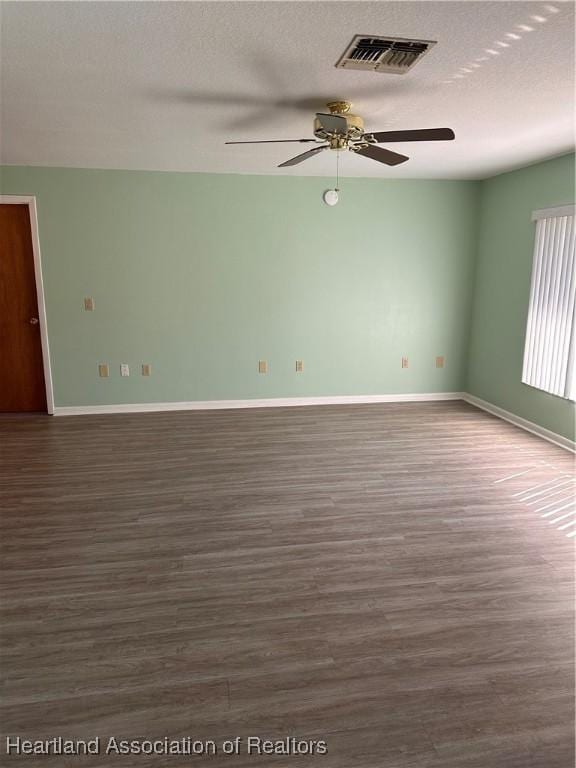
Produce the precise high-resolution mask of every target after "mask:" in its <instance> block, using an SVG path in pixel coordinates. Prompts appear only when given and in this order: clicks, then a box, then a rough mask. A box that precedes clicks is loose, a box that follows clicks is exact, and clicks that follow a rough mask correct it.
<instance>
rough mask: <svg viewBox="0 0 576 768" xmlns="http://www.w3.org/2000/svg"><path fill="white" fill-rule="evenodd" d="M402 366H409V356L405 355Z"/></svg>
mask: <svg viewBox="0 0 576 768" xmlns="http://www.w3.org/2000/svg"><path fill="white" fill-rule="evenodd" d="M402 368H408V358H407V357H403V358H402Z"/></svg>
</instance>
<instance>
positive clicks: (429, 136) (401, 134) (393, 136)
mask: <svg viewBox="0 0 576 768" xmlns="http://www.w3.org/2000/svg"><path fill="white" fill-rule="evenodd" d="M364 135H365V136H372V138H373V139H374V141H377V142H378V143H380V142H381V143H382V144H387V143H388V142H389V141H452V139H453V138H454V131H453V130H452V128H423V129H421V130H416V131H379V132H378V133H365V134H364Z"/></svg>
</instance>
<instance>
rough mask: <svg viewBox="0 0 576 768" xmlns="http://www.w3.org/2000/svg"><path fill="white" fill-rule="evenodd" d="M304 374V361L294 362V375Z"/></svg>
mask: <svg viewBox="0 0 576 768" xmlns="http://www.w3.org/2000/svg"><path fill="white" fill-rule="evenodd" d="M303 372H304V360H296V373H303Z"/></svg>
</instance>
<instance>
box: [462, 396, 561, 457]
mask: <svg viewBox="0 0 576 768" xmlns="http://www.w3.org/2000/svg"><path fill="white" fill-rule="evenodd" d="M462 400H465V401H466V402H467V403H470V405H475V406H476V407H477V408H481V409H482V410H483V411H488V413H491V414H492V415H493V416H498V418H500V419H504V421H509V422H510V423H511V424H514V425H515V426H517V427H520V428H521V429H525V430H526V431H527V432H532V434H534V435H538V437H543V438H544V440H548V441H549V442H550V443H554V444H555V445H559V446H560V447H561V448H566V450H568V451H572V452H573V453H574V452H576V443H575V442H574V441H573V440H569V439H568V438H567V437H563V436H562V435H559V434H557V433H556V432H552V430H550V429H546V428H545V427H541V426H540V425H539V424H535V423H534V422H533V421H528V419H523V418H522V417H521V416H516V414H515V413H511V412H510V411H506V410H504V408H500V406H498V405H494V404H493V403H489V402H488V401H487V400H482V399H481V398H479V397H476V396H475V395H470V394H468V392H463V393H462Z"/></svg>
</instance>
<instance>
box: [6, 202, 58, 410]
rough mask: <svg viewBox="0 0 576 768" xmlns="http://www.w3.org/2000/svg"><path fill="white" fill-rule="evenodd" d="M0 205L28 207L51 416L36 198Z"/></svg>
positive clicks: (48, 361)
mask: <svg viewBox="0 0 576 768" xmlns="http://www.w3.org/2000/svg"><path fill="white" fill-rule="evenodd" d="M0 204H2V205H27V206H28V212H29V214H30V230H31V235H32V253H33V254H34V278H35V282H36V299H37V302H38V321H39V325H40V340H41V342H42V362H43V367H44V384H45V386H46V408H47V411H48V413H49V414H53V413H54V389H53V386H52V368H51V366H50V346H49V344H48V323H47V320H46V303H45V301H44V282H43V280H42V259H41V256H40V238H39V235H38V216H37V213H36V198H35V197H34V196H32V195H0Z"/></svg>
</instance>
